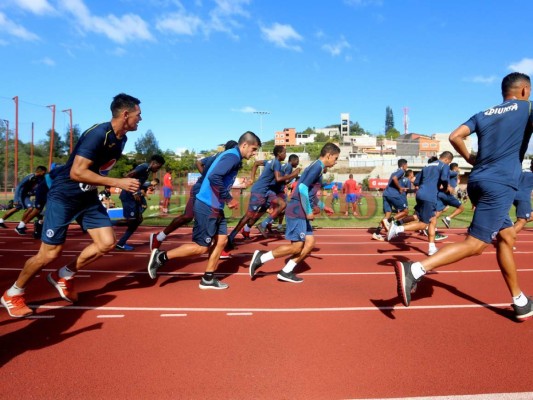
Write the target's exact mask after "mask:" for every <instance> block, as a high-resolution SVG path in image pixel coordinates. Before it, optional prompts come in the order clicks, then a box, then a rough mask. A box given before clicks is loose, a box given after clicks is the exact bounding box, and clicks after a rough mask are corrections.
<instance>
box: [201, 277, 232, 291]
mask: <svg viewBox="0 0 533 400" xmlns="http://www.w3.org/2000/svg"><path fill="white" fill-rule="evenodd" d="M198 287H199V288H200V289H202V290H209V289H214V290H223V289H227V288H229V285H228V284H227V283H224V282H220V281H219V280H218V279H217V278H213V279H211V280H210V281H207V280H205V278H204V277H203V276H202V280H201V281H200V284H199V285H198Z"/></svg>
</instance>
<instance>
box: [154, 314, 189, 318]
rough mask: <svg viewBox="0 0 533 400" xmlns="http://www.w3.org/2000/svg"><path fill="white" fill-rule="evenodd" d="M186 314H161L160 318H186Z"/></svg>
mask: <svg viewBox="0 0 533 400" xmlns="http://www.w3.org/2000/svg"><path fill="white" fill-rule="evenodd" d="M186 316H187V314H161V315H160V317H164V318H168V317H186Z"/></svg>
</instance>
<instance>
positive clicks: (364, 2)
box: [344, 0, 383, 7]
mask: <svg viewBox="0 0 533 400" xmlns="http://www.w3.org/2000/svg"><path fill="white" fill-rule="evenodd" d="M344 3H345V4H347V5H349V6H352V7H364V6H382V5H383V0H344Z"/></svg>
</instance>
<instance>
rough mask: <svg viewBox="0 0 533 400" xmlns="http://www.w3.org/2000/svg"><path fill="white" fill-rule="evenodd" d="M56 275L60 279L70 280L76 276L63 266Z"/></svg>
mask: <svg viewBox="0 0 533 400" xmlns="http://www.w3.org/2000/svg"><path fill="white" fill-rule="evenodd" d="M58 275H59V277H60V278H65V279H72V278H74V275H76V272H74V271H71V270H70V269H68V268H67V267H66V266H64V267H63V268H61V269H60V270H59V271H58Z"/></svg>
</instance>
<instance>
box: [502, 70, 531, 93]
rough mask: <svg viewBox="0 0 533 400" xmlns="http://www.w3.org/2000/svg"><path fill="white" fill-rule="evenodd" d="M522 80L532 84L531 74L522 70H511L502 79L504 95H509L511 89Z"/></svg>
mask: <svg viewBox="0 0 533 400" xmlns="http://www.w3.org/2000/svg"><path fill="white" fill-rule="evenodd" d="M520 82H526V83H528V84H530V85H531V80H530V79H529V76H528V75H526V74H523V73H521V72H511V73H510V74H509V75H507V76H506V77H505V78H503V79H502V96H503V97H507V95H508V94H509V93H510V92H511V90H512V89H513V88H514V87H515V86H516V85H517V84H518V83H520Z"/></svg>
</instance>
